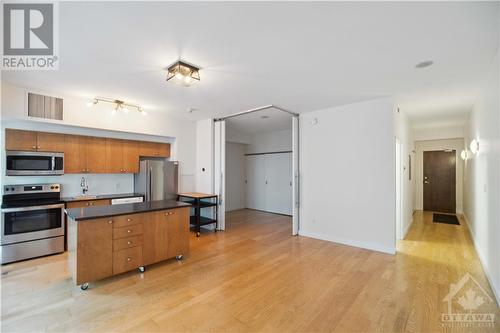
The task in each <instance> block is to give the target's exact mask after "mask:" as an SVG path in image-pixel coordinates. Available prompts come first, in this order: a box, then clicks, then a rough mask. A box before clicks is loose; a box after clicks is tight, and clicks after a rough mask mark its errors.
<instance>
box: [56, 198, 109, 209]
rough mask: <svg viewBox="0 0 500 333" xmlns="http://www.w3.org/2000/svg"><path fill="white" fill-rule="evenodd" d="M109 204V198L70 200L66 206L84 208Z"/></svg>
mask: <svg viewBox="0 0 500 333" xmlns="http://www.w3.org/2000/svg"><path fill="white" fill-rule="evenodd" d="M108 205H111V200H109V199H94V200H84V201H70V202H67V203H66V208H85V207H92V206H108Z"/></svg>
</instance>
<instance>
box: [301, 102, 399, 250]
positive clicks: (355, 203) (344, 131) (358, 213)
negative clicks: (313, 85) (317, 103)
mask: <svg viewBox="0 0 500 333" xmlns="http://www.w3.org/2000/svg"><path fill="white" fill-rule="evenodd" d="M393 113H394V104H393V101H392V99H389V98H384V99H378V100H373V101H367V102H362V103H355V104H351V105H346V106H341V107H334V108H328V109H324V110H320V111H315V112H310V113H306V114H301V115H300V139H299V140H300V143H299V144H300V189H301V193H300V202H301V205H300V230H299V233H300V234H301V235H304V236H310V237H314V238H319V239H325V240H330V241H334V242H338V243H344V244H348V245H353V246H359V247H363V248H367V249H372V250H376V251H382V252H387V253H395V200H396V198H395V149H394V148H395V145H394V114H393ZM316 121H317V123H315V122H316Z"/></svg>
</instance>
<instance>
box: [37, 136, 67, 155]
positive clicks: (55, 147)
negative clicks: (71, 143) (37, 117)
mask: <svg viewBox="0 0 500 333" xmlns="http://www.w3.org/2000/svg"><path fill="white" fill-rule="evenodd" d="M36 142H37V150H38V151H50V152H64V148H65V145H64V134H58V133H45V132H38V133H37V139H36Z"/></svg>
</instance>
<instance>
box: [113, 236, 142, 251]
mask: <svg viewBox="0 0 500 333" xmlns="http://www.w3.org/2000/svg"><path fill="white" fill-rule="evenodd" d="M140 245H142V236H133V237H127V238H120V239H115V240H114V241H113V251H115V252H116V251H120V250H123V249H128V248H131V247H135V246H140Z"/></svg>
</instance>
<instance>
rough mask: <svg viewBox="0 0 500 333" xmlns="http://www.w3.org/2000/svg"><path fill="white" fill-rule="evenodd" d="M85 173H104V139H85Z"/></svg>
mask: <svg viewBox="0 0 500 333" xmlns="http://www.w3.org/2000/svg"><path fill="white" fill-rule="evenodd" d="M85 145H86V156H85V157H86V164H87V166H86V170H87V171H86V172H88V173H106V138H99V137H92V136H87V137H86V143H85Z"/></svg>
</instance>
